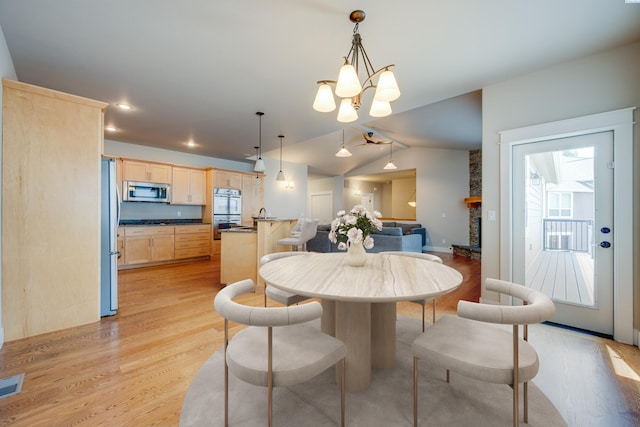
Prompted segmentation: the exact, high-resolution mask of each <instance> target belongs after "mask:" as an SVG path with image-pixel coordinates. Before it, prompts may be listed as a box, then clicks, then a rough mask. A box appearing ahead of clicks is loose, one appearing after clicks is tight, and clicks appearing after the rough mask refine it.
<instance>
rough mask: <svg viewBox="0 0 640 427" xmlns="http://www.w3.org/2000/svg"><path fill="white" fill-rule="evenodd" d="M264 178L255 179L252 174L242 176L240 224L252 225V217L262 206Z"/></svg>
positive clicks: (256, 214)
mask: <svg viewBox="0 0 640 427" xmlns="http://www.w3.org/2000/svg"><path fill="white" fill-rule="evenodd" d="M263 182H264V180H263V179H260V180H259V181H257V180H256V177H255V175H253V174H243V176H242V225H245V226H249V227H251V226H253V217H254V216H258V213H259V212H260V208H262V207H263V206H264V184H263Z"/></svg>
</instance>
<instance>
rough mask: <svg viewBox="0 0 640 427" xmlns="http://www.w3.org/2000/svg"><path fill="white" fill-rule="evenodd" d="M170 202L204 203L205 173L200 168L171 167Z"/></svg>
mask: <svg viewBox="0 0 640 427" xmlns="http://www.w3.org/2000/svg"><path fill="white" fill-rule="evenodd" d="M172 169H173V170H172V185H171V204H173V205H204V204H205V199H206V185H207V174H206V171H204V170H202V169H191V168H182V167H177V166H174V167H173V168H172Z"/></svg>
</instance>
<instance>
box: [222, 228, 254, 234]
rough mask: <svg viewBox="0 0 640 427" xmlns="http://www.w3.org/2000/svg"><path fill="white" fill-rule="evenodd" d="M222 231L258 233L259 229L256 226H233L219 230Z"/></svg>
mask: <svg viewBox="0 0 640 427" xmlns="http://www.w3.org/2000/svg"><path fill="white" fill-rule="evenodd" d="M219 231H220V233H257V232H258V230H257V229H256V228H255V227H232V228H223V229H221V230H219Z"/></svg>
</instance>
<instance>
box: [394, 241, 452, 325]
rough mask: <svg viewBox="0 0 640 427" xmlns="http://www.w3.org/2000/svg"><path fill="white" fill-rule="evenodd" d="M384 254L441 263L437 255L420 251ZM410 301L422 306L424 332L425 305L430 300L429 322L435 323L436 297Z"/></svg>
mask: <svg viewBox="0 0 640 427" xmlns="http://www.w3.org/2000/svg"><path fill="white" fill-rule="evenodd" d="M382 253H384V254H391V255H399V256H407V257H413V258H420V259H426V260H427V261H433V262H437V263H440V264H442V258H440V257H439V256H437V255H431V254H424V253H420V252H402V251H386V252H382ZM411 302H412V303H415V304H419V305H421V306H422V332H424V330H425V324H426V320H425V317H426V316H425V311H426V305H427V304H428V303H429V302H431V323H432V324H433V323H436V299H435V297H433V298H422V299H417V300H413V301H411Z"/></svg>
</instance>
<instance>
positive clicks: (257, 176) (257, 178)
mask: <svg viewBox="0 0 640 427" xmlns="http://www.w3.org/2000/svg"><path fill="white" fill-rule="evenodd" d="M253 148H255V149H256V159H257V158H258V153H259V151H258V150H260V147H253ZM254 171H255V168H254ZM260 183H261V181H260V175H259V174H258V172H257V171H256V180H255V184H256V185H260Z"/></svg>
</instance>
